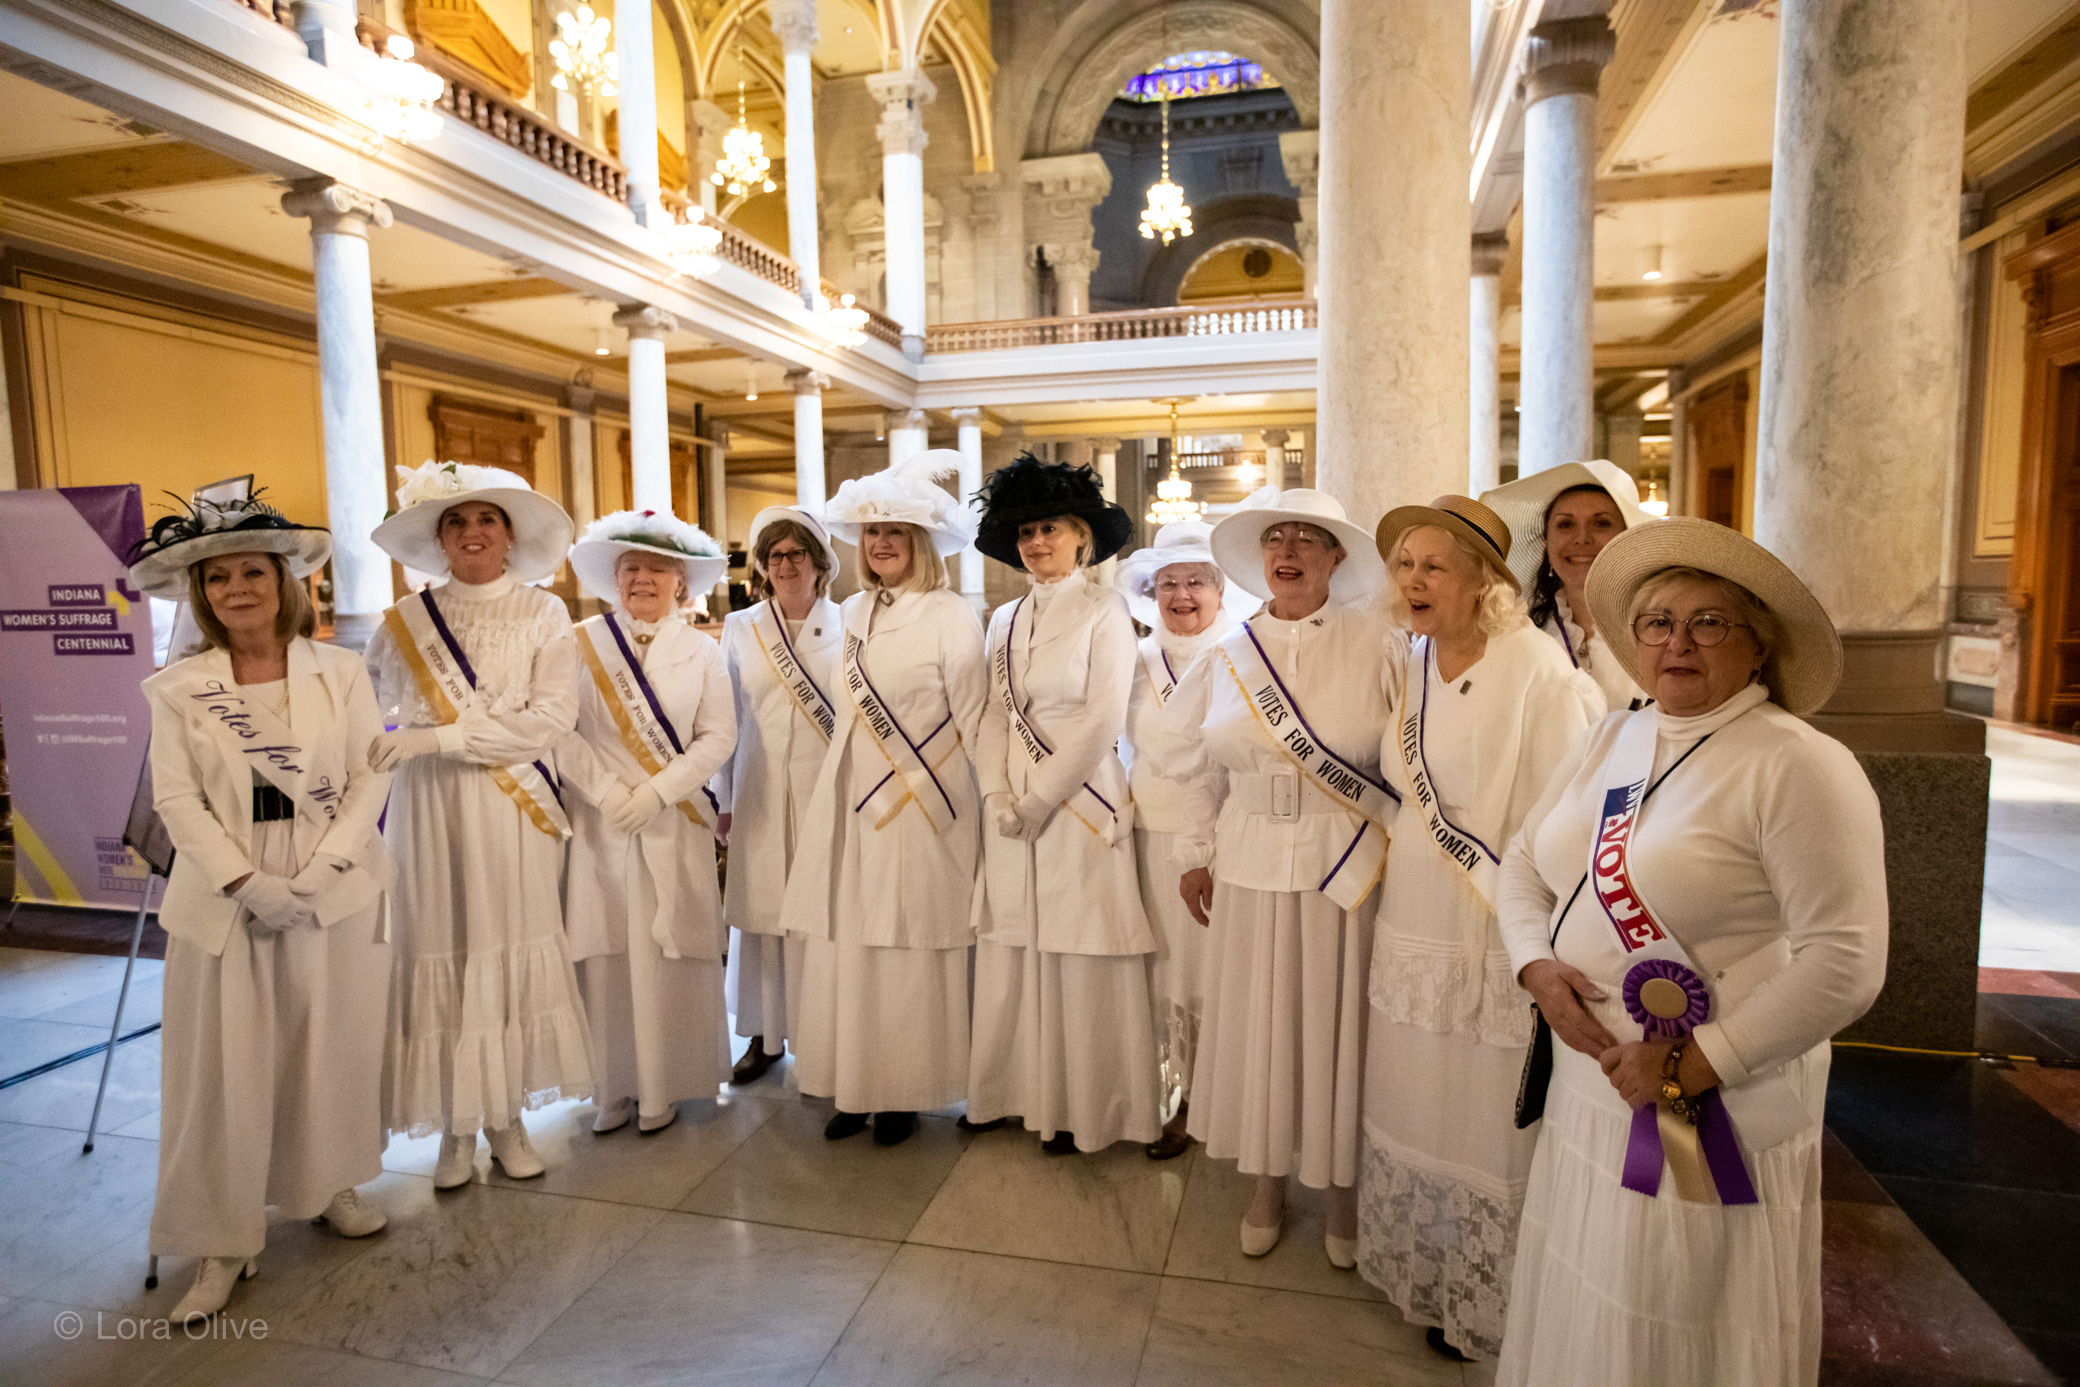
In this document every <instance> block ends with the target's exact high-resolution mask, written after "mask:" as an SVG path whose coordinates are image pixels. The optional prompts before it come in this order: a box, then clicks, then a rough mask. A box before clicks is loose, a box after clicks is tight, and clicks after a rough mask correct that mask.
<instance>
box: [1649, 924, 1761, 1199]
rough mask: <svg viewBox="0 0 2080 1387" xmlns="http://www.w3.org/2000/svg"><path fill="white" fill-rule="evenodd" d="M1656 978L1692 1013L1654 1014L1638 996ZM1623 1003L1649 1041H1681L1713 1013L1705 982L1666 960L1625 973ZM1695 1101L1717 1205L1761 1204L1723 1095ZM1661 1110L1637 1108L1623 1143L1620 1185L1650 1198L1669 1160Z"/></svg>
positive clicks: (1651, 961)
mask: <svg viewBox="0 0 2080 1387" xmlns="http://www.w3.org/2000/svg"><path fill="white" fill-rule="evenodd" d="M1653 978H1666V979H1668V980H1669V981H1670V982H1673V983H1675V984H1676V985H1677V986H1679V987H1681V988H1682V989H1683V991H1684V993H1685V994H1687V996H1688V997H1689V1000H1690V1005H1689V1008H1688V1010H1686V1011H1685V1012H1684V1013H1683V1014H1682V1015H1681V1016H1677V1017H1663V1016H1656V1015H1654V1013H1652V1012H1650V1011H1648V1010H1647V1009H1646V1007H1645V1005H1643V1004H1642V1003H1641V1001H1640V999H1639V993H1640V987H1641V985H1642V984H1643V983H1646V982H1647V981H1649V980H1650V979H1653ZM1624 999H1625V1011H1626V1013H1627V1014H1628V1015H1629V1016H1631V1017H1632V1019H1633V1020H1634V1021H1637V1022H1638V1023H1639V1024H1640V1025H1641V1026H1642V1027H1643V1028H1644V1029H1645V1030H1646V1033H1647V1038H1648V1039H1650V1040H1651V1039H1662V1040H1680V1039H1682V1038H1683V1037H1684V1036H1687V1035H1689V1034H1690V1032H1691V1031H1692V1030H1694V1029H1695V1028H1697V1027H1698V1026H1701V1025H1703V1024H1704V1022H1705V1020H1706V1018H1708V1017H1709V1016H1710V1015H1711V1010H1712V999H1711V993H1709V992H1708V991H1706V989H1705V985H1704V980H1703V979H1702V978H1700V977H1698V976H1697V974H1695V973H1693V972H1691V971H1690V970H1689V969H1688V968H1686V967H1684V966H1683V965H1682V964H1680V963H1672V962H1670V961H1668V960H1667V959H1659V958H1650V959H1643V960H1641V961H1640V962H1639V963H1636V964H1634V965H1633V967H1632V970H1631V971H1630V972H1628V973H1627V974H1626V975H1625V986H1624ZM1695 1102H1696V1107H1697V1144H1698V1147H1699V1149H1700V1150H1702V1151H1703V1153H1704V1163H1705V1168H1706V1169H1707V1170H1709V1171H1711V1173H1712V1184H1713V1186H1714V1187H1715V1188H1716V1189H1717V1190H1718V1192H1719V1202H1720V1203H1721V1204H1754V1203H1758V1202H1760V1201H1758V1200H1757V1199H1756V1197H1755V1185H1754V1182H1753V1181H1751V1180H1750V1179H1749V1178H1748V1168H1747V1166H1746V1165H1745V1164H1744V1163H1743V1162H1742V1160H1741V1149H1740V1145H1739V1143H1738V1142H1736V1141H1735V1140H1734V1134H1733V1116H1732V1114H1730V1113H1728V1112H1727V1111H1726V1104H1725V1102H1724V1101H1723V1100H1722V1099H1721V1098H1720V1096H1719V1091H1718V1090H1717V1089H1707V1090H1706V1091H1705V1092H1704V1093H1701V1094H1699V1095H1698V1096H1697V1098H1696V1100H1695ZM1659 1109H1660V1104H1658V1103H1649V1104H1647V1106H1645V1107H1644V1108H1635V1109H1634V1110H1633V1113H1632V1133H1631V1136H1630V1137H1629V1138H1628V1139H1627V1140H1626V1143H1625V1172H1624V1175H1623V1176H1622V1177H1621V1178H1620V1181H1619V1183H1621V1184H1622V1185H1624V1187H1625V1188H1626V1189H1628V1190H1631V1191H1633V1192H1634V1193H1635V1194H1643V1195H1646V1196H1647V1197H1648V1198H1649V1199H1652V1198H1653V1197H1654V1196H1655V1195H1657V1194H1659V1193H1660V1191H1661V1167H1662V1164H1663V1162H1664V1160H1665V1156H1664V1153H1663V1152H1662V1149H1661V1126H1660V1120H1659V1117H1658V1115H1657V1114H1658V1112H1659Z"/></svg>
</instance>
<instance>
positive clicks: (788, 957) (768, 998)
mask: <svg viewBox="0 0 2080 1387" xmlns="http://www.w3.org/2000/svg"><path fill="white" fill-rule="evenodd" d="M806 942H807V941H805V940H804V939H803V938H802V936H801V935H799V934H788V935H782V934H749V933H746V932H745V931H743V930H740V929H733V930H731V931H730V932H729V970H728V976H727V982H726V983H725V988H726V996H727V998H728V1002H729V1010H730V1014H731V1015H732V1016H734V1017H736V1019H737V1034H738V1035H741V1036H754V1035H758V1036H764V1037H765V1050H766V1053H767V1054H769V1055H773V1054H778V1053H779V1052H780V1045H781V1042H783V1041H786V1040H791V1039H793V1037H794V1021H795V1014H796V1012H797V1011H798V1010H799V1009H800V1002H801V992H802V950H803V946H804V945H805V943H806Z"/></svg>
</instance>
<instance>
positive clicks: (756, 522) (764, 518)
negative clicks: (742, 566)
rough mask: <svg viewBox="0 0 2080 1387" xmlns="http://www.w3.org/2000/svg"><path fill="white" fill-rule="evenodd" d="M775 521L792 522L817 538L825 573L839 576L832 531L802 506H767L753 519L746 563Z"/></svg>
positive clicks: (746, 544) (746, 552)
mask: <svg viewBox="0 0 2080 1387" xmlns="http://www.w3.org/2000/svg"><path fill="white" fill-rule="evenodd" d="M775 520H792V521H793V522H794V523H795V524H797V525H799V526H801V527H802V528H803V529H805V530H807V531H808V532H809V533H810V534H812V535H814V536H816V542H817V543H818V544H820V545H822V546H823V562H824V565H825V567H824V572H826V573H828V574H829V575H830V576H831V577H833V578H835V577H837V576H838V546H837V545H835V544H833V543H831V535H830V531H828V530H826V529H824V528H823V522H822V521H821V520H818V519H817V518H816V517H815V516H813V515H811V514H810V513H809V512H808V511H805V510H803V509H802V508H801V507H800V506H767V507H766V508H765V509H764V510H762V511H760V512H759V513H758V514H757V515H754V516H752V517H751V534H750V536H749V538H747V539H746V540H745V541H744V554H745V560H744V561H745V562H746V563H749V562H750V561H751V559H750V556H751V555H753V554H755V553H757V552H758V533H759V531H761V530H763V529H764V528H765V527H766V526H768V525H770V524H772V523H773V522H774V521H775Z"/></svg>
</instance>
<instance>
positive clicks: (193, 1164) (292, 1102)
mask: <svg viewBox="0 0 2080 1387" xmlns="http://www.w3.org/2000/svg"><path fill="white" fill-rule="evenodd" d="M290 831H291V830H290V825H289V824H288V823H261V824H256V825H254V827H253V854H252V861H253V864H254V866H255V867H256V868H258V869H259V870H261V871H263V872H273V873H275V874H276V875H278V876H294V875H295V874H296V862H295V858H294V853H293V850H292V848H291V845H290ZM384 908H385V907H384V905H383V903H382V902H378V903H377V904H375V905H373V906H371V907H369V908H368V909H367V910H365V911H362V912H361V913H360V914H358V915H351V916H349V917H347V918H346V919H344V920H335V921H334V922H333V923H332V924H331V925H329V926H326V927H324V928H322V929H292V930H286V931H283V932H280V933H277V932H275V931H273V930H269V929H267V928H266V927H264V926H256V925H254V924H253V923H252V922H251V917H250V916H248V915H247V914H246V912H245V911H243V910H241V911H240V912H239V918H238V922H237V923H236V924H234V925H233V926H232V927H231V933H230V935H229V936H228V937H227V938H226V939H225V941H224V952H223V953H222V954H221V955H216V956H212V955H211V954H210V953H208V952H207V951H206V950H203V949H200V948H197V947H196V946H195V945H193V944H189V943H187V942H185V941H183V940H181V939H173V940H170V941H169V942H168V944H167V946H166V988H165V991H166V1000H165V1008H164V1011H163V1013H162V1025H163V1029H162V1032H161V1034H162V1043H161V1049H160V1070H159V1073H160V1090H161V1096H160V1103H161V1110H160V1116H159V1194H158V1199H157V1202H156V1203H155V1204H154V1205H153V1208H152V1231H151V1250H152V1252H153V1253H154V1254H156V1255H163V1256H174V1257H251V1256H254V1255H255V1254H257V1253H258V1252H259V1251H260V1250H261V1248H262V1247H263V1246H264V1245H265V1244H266V1241H267V1206H268V1205H270V1204H273V1205H276V1206H278V1207H279V1208H280V1209H281V1211H282V1213H283V1214H285V1215H287V1216H288V1217H290V1218H310V1217H313V1216H314V1215H316V1214H318V1213H320V1212H321V1211H323V1209H324V1208H325V1206H326V1205H327V1204H328V1203H330V1202H331V1200H332V1196H333V1195H335V1194H337V1193H339V1192H340V1191H341V1190H343V1189H347V1188H349V1187H351V1186H354V1185H359V1184H363V1183H365V1182H367V1181H369V1180H373V1179H375V1178H376V1176H378V1175H380V1174H382V1171H383V1107H382V1089H383V1013H384V1007H385V1005H386V1000H387V994H388V989H389V985H390V946H389V944H388V943H386V942H384V939H383V918H382V917H383V912H384Z"/></svg>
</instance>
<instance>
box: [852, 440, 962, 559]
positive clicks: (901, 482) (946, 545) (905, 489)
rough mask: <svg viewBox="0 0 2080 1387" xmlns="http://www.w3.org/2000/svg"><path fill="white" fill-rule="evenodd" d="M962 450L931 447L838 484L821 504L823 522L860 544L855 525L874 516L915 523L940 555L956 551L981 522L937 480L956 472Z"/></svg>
mask: <svg viewBox="0 0 2080 1387" xmlns="http://www.w3.org/2000/svg"><path fill="white" fill-rule="evenodd" d="M960 468H961V455H960V454H959V453H957V452H955V451H954V450H953V449H951V448H932V449H930V450H928V451H926V452H922V453H919V454H918V455H917V456H915V457H910V458H905V459H903V460H902V461H901V462H897V463H891V464H890V465H889V466H887V467H886V468H883V469H882V470H881V471H879V472H875V473H873V474H871V475H869V476H865V477H855V478H853V479H852V480H850V481H845V482H840V483H839V484H838V494H837V495H835V496H833V497H831V499H830V500H829V501H828V502H827V503H825V505H824V508H823V523H824V524H825V525H826V526H827V527H829V529H830V532H831V533H832V534H834V535H836V536H837V537H838V538H839V539H842V540H844V541H845V542H846V543H847V544H850V545H853V546H855V547H857V546H858V544H859V530H860V526H862V525H866V524H870V523H872V522H874V521H877V520H879V521H890V520H894V521H899V522H901V523H902V524H905V525H915V526H917V527H918V528H919V529H921V530H923V531H925V532H926V533H927V534H929V535H931V537H932V548H933V549H935V550H937V551H938V552H939V553H940V554H942V555H944V554H958V553H959V552H960V551H961V550H963V549H965V548H967V547H968V546H969V545H970V544H973V543H974V542H975V531H976V528H977V526H978V524H979V523H980V521H981V516H980V514H979V513H978V512H977V511H976V509H975V507H974V506H972V505H967V504H964V503H963V502H962V501H961V500H960V498H959V497H957V496H955V495H954V494H953V493H952V492H950V491H948V490H947V489H946V488H945V487H943V486H940V485H939V483H940V482H941V481H943V480H945V479H946V478H948V477H952V476H957V475H959V473H960Z"/></svg>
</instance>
